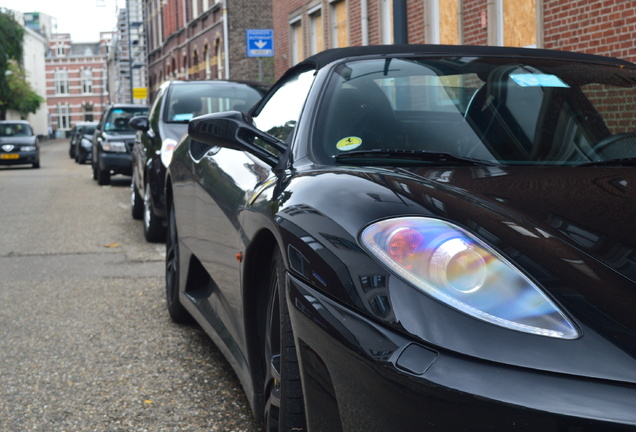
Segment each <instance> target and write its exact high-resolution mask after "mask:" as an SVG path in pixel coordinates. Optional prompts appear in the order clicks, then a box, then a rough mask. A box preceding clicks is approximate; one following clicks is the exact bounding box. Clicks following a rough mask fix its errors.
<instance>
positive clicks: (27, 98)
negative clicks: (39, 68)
mask: <svg viewBox="0 0 636 432" xmlns="http://www.w3.org/2000/svg"><path fill="white" fill-rule="evenodd" d="M7 70H8V71H9V72H10V73H9V74H7V75H6V78H7V84H8V88H9V93H8V95H7V107H8V108H10V109H12V110H14V111H17V112H18V113H20V116H21V117H23V118H24V117H26V116H27V115H28V114H29V113H35V112H36V111H37V110H38V108H40V104H42V102H44V98H42V97H41V96H40V95H38V94H37V93H36V92H35V91H33V89H32V88H31V85H29V83H28V81H27V80H26V77H25V73H24V70H23V69H22V68H21V67H20V65H19V64H18V63H17V62H15V61H12V62H10V63H9V68H8V69H7Z"/></svg>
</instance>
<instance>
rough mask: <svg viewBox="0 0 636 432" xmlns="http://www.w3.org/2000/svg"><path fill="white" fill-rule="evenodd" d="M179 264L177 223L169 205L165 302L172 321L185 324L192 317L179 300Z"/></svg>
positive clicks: (172, 206)
mask: <svg viewBox="0 0 636 432" xmlns="http://www.w3.org/2000/svg"><path fill="white" fill-rule="evenodd" d="M180 263H181V262H180V256H179V236H178V234H177V221H176V219H175V211H174V205H171V206H170V210H169V213H168V236H167V238H166V302H167V305H168V313H169V314H170V318H172V321H174V322H176V323H179V324H185V323H189V322H191V321H192V317H191V316H190V314H189V313H188V311H187V310H186V309H185V308H184V307H183V305H182V304H181V300H179V281H180V279H179V274H180V270H179V266H180Z"/></svg>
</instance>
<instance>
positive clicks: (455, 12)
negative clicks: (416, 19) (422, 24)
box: [426, 0, 462, 45]
mask: <svg viewBox="0 0 636 432" xmlns="http://www.w3.org/2000/svg"><path fill="white" fill-rule="evenodd" d="M460 2H461V0H428V1H427V3H426V16H427V23H426V28H427V32H426V43H430V44H444V45H459V44H461V39H462V35H461V34H460V22H459V11H460Z"/></svg>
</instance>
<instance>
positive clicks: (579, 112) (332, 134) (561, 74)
mask: <svg viewBox="0 0 636 432" xmlns="http://www.w3.org/2000/svg"><path fill="white" fill-rule="evenodd" d="M634 102H636V71H635V70H634V69H629V68H621V69H620V70H617V69H616V68H615V67H610V66H603V65H589V64H582V63H577V62H574V61H564V60H561V61H555V60H550V61H548V60H542V59H524V60H523V62H522V61H521V60H517V59H501V58H499V59H493V58H475V57H470V58H461V57H453V58H421V59H417V58H405V59H400V58H386V59H385V58H383V59H368V60H358V61H352V62H347V63H343V64H342V65H340V66H338V67H337V68H336V70H335V73H334V74H333V76H332V78H331V79H330V81H329V84H328V87H327V91H326V92H325V97H324V98H323V99H322V103H321V106H320V107H319V109H318V116H317V127H315V128H314V130H315V136H314V140H313V151H314V152H315V154H316V156H317V157H318V158H320V159H321V160H322V161H324V162H330V161H331V162H333V161H334V158H335V157H336V156H338V155H340V154H346V153H347V152H351V151H352V150H357V151H365V150H369V151H370V150H381V151H385V150H391V151H393V150H395V151H409V152H414V151H417V152H430V153H447V154H451V155H454V156H457V157H461V158H470V159H482V160H485V161H488V162H492V163H500V164H523V165H528V164H530V165H577V164H581V163H586V162H594V161H600V160H606V159H614V158H633V157H636V110H634V109H630V108H629V107H633V106H635V105H634ZM394 154H395V152H394ZM403 155H404V153H402V156H403Z"/></svg>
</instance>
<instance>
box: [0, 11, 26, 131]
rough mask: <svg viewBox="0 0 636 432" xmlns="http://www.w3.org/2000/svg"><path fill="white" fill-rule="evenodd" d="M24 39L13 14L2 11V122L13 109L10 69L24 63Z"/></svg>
mask: <svg viewBox="0 0 636 432" xmlns="http://www.w3.org/2000/svg"><path fill="white" fill-rule="evenodd" d="M23 39H24V28H22V26H21V25H20V24H18V22H17V21H16V20H15V19H14V17H13V12H12V11H10V10H7V9H0V120H4V119H5V118H6V114H7V110H8V109H10V108H13V107H12V106H9V105H8V101H9V94H10V92H11V89H10V88H9V76H10V75H11V74H12V72H11V70H10V68H9V67H10V64H11V61H16V62H18V63H21V62H22V54H23V49H22V41H23ZM22 79H24V76H22ZM12 81H13V80H12Z"/></svg>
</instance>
